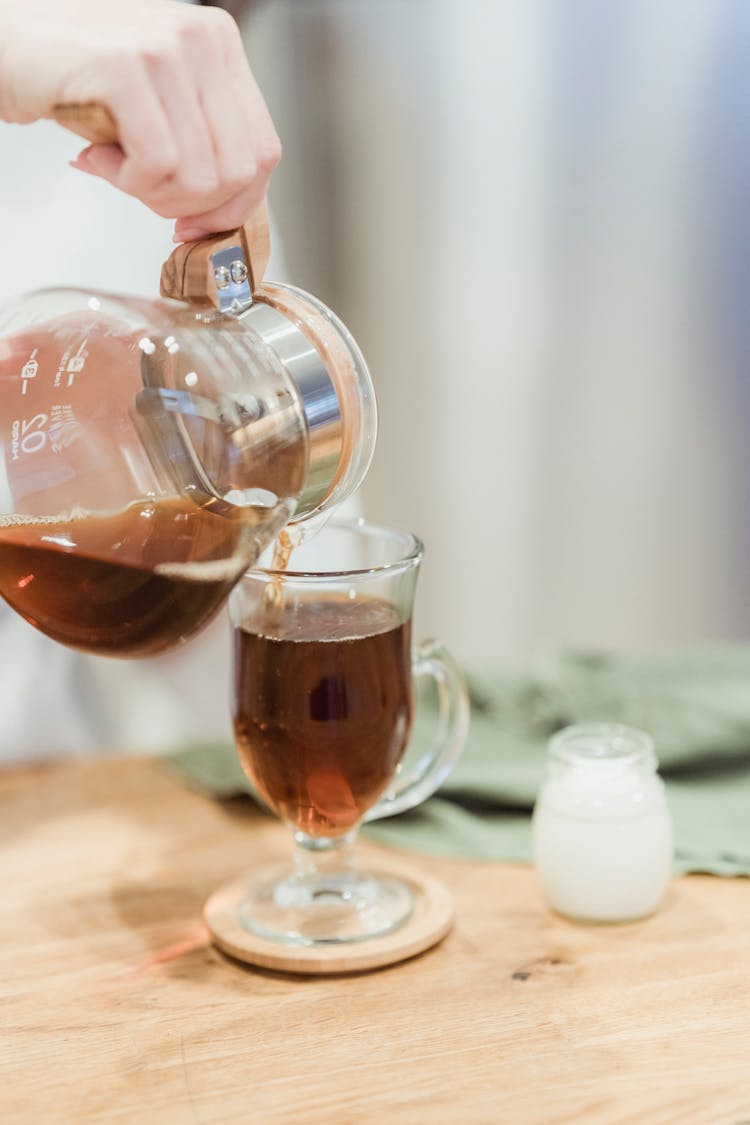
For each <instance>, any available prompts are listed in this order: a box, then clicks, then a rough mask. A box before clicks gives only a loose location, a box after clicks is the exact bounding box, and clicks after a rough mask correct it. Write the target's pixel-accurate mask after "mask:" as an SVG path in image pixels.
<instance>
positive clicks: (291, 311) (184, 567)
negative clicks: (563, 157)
mask: <svg viewBox="0 0 750 1125" xmlns="http://www.w3.org/2000/svg"><path fill="white" fill-rule="evenodd" d="M66 123H68V124H69V122H66ZM74 127H75V126H74ZM76 131H78V132H81V133H82V134H83V135H86V136H88V137H89V138H90V139H102V138H101V135H96V134H93V131H92V129H91V127H90V126H89V125H86V127H85V130H84V128H76ZM92 134H93V135H92ZM110 139H111V138H110ZM267 232H268V227H267V222H266V217H265V212H264V211H263V210H262V211H261V212H260V213H259V214H258V215H257V216H255V218H254V219H253V221H252V222H251V223H250V224H248V225H247V226H246V227H245V228H242V229H241V230H239V231H235V232H232V233H231V234H229V235H224V236H220V237H216V238H212V239H208V240H205V241H204V242H202V243H191V244H186V245H184V246H181V247H178V248H177V250H175V252H174V253H173V255H172V257H171V258H170V259H169V261H168V262H167V263H166V264H165V266H164V269H163V271H162V284H161V293H162V298H163V299H155V300H140V299H131V298H126V297H118V296H113V295H109V294H104V293H95V292H86V291H81V290H73V289H57V290H46V291H40V292H37V293H33V294H31V295H30V296H26V297H24V298H21V299H20V300H18V301H17V302H15V303H13V304H11V305H9V306H7V307H6V308H4V309H2V310H0V451H1V454H0V595H2V597H3V598H4V599H5V600H6V601H7V602H8V603H9V604H10V605H11V606H12V607H13V608H14V609H16V610H17V611H18V612H19V613H21V614H22V615H23V616H24V617H25V618H26V619H27V620H28V621H30V622H31V623H32V624H33V625H35V626H37V627H38V628H39V629H41V630H42V631H43V632H44V633H47V634H48V635H49V636H50V637H52V638H54V639H55V640H58V641H61V642H63V643H65V644H68V645H71V646H73V647H75V648H79V649H83V650H86V651H89V652H96V653H104V654H107V655H113V656H145V655H152V654H154V653H157V652H161V651H164V650H165V649H167V648H170V647H172V646H173V645H175V644H178V643H180V642H181V641H183V640H184V639H186V638H187V637H189V636H191V635H192V634H193V633H195V632H197V631H198V630H199V629H200V628H201V627H202V626H203V625H204V624H205V623H206V622H207V621H208V620H209V619H210V618H211V617H212V616H213V614H214V613H215V612H216V610H217V609H218V608H219V606H221V605H222V604H223V602H224V600H225V598H226V597H227V595H228V594H229V591H230V590H231V589H232V587H233V586H234V585H235V583H236V582H237V580H238V579H239V577H240V575H241V574H242V573H243V572H244V571H245V570H246V569H247V567H248V566H251V565H252V564H253V563H254V562H255V561H256V560H257V559H258V557H259V555H260V554H261V552H262V551H263V550H264V549H265V548H266V547H267V546H268V545H269V544H270V543H271V542H272V540H273V539H274V538H275V537H276V536H277V535H278V534H279V532H280V531H281V529H282V528H284V527H285V526H286V525H291V526H293V527H296V528H297V532H298V533H299V529H301V528H302V527H310V526H313V525H315V523H316V522H317V523H319V522H321V520H322V519H324V518H325V517H326V515H327V514H329V513H330V511H331V510H332V509H333V508H334V507H335V506H336V505H337V504H339V503H340V502H342V501H343V500H344V499H346V497H348V496H349V495H351V493H352V492H353V491H354V490H355V489H356V488H357V487H358V486H359V484H360V483H361V481H362V479H363V478H364V475H365V473H366V472H367V469H368V467H369V463H370V460H371V458H372V453H373V450H374V443H375V435H376V428H377V420H376V406H375V399H374V394H373V388H372V383H371V380H370V376H369V373H368V371H367V367H366V364H365V362H364V359H363V357H362V354H361V352H360V350H359V348H358V347H357V344H356V343H355V341H354V340H353V338H352V337H351V335H350V334H349V332H348V331H347V329H346V328H345V326H344V325H343V324H342V323H341V321H340V320H339V319H338V318H337V317H336V316H335V315H334V314H333V313H332V312H331V311H330V310H329V309H327V308H326V307H325V306H324V305H323V304H322V303H321V302H320V301H318V300H317V299H316V298H315V297H312V296H311V295H310V294H307V293H304V292H303V291H302V290H300V289H297V288H295V287H293V286H288V285H279V284H269V283H265V284H264V283H262V282H261V278H262V274H263V271H264V269H265V265H266V262H267V259H268V233H267ZM290 530H291V529H290ZM292 537H293V536H292Z"/></svg>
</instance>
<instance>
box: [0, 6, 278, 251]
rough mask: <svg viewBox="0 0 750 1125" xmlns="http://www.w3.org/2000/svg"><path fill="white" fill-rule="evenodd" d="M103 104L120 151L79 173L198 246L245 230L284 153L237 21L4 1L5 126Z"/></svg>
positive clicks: (97, 151) (0, 54)
mask: <svg viewBox="0 0 750 1125" xmlns="http://www.w3.org/2000/svg"><path fill="white" fill-rule="evenodd" d="M73 102H100V103H102V104H103V105H105V106H106V107H107V108H108V109H109V111H110V113H111V114H112V116H113V117H114V119H115V121H116V122H117V126H118V131H119V136H120V145H119V146H118V145H91V146H90V147H88V148H86V149H84V150H83V152H81V154H80V155H79V156H78V159H77V160H76V161H75V162H74V167H76V168H78V169H80V170H81V171H83V172H89V173H91V174H92V175H95V176H101V177H102V179H105V180H108V181H109V183H111V184H114V186H115V187H117V188H120V190H121V191H124V192H127V193H128V194H129V195H134V196H136V198H138V199H141V200H142V201H143V202H144V203H145V204H146V205H147V206H148V207H150V208H151V209H152V210H153V211H156V213H157V214H158V215H163V216H164V217H165V218H171V219H177V223H176V227H175V241H176V242H188V241H192V240H194V239H196V238H202V237H204V236H205V235H207V234H211V233H214V232H216V231H224V230H231V229H232V228H233V227H237V226H239V225H240V224H241V223H243V222H244V221H245V220H246V219H247V218H248V217H249V216H250V215H251V214H252V212H253V211H254V210H255V208H256V207H257V206H258V204H259V203H260V202H261V200H262V199H263V197H264V196H265V193H266V190H267V187H268V181H269V178H270V175H271V172H272V171H273V169H274V168H275V166H276V164H277V163H278V161H279V158H280V155H281V147H280V145H279V140H278V137H277V136H276V132H275V130H274V127H273V123H272V122H271V118H270V116H269V114H268V110H267V108H266V105H265V103H264V101H263V97H262V95H261V93H260V91H259V89H258V86H257V84H256V82H255V79H254V78H253V75H252V73H251V71H250V67H249V66H248V62H247V59H246V57H245V51H244V48H243V46H242V40H241V38H240V33H239V30H238V28H237V25H236V23H235V22H234V20H233V19H232V18H231V16H229V15H227V13H226V12H223V11H221V10H220V9H218V8H197V7H192V6H190V5H187V4H178V3H176V2H175V0H22V2H19V0H0V119H3V120H6V121H14V122H20V123H25V122H30V121H36V120H38V119H39V118H42V117H51V116H52V113H53V110H54V107H55V106H56V105H61V104H62V105H65V104H69V103H73Z"/></svg>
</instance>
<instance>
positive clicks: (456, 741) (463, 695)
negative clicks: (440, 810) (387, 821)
mask: <svg viewBox="0 0 750 1125" xmlns="http://www.w3.org/2000/svg"><path fill="white" fill-rule="evenodd" d="M412 676H413V678H414V679H415V680H416V679H419V678H420V677H421V676H431V677H432V678H433V679H434V680H435V683H436V684H437V689H438V726H437V732H436V734H435V738H434V739H433V742H432V745H431V746H430V747H429V749H427V750H425V752H424V753H423V754H421V755H420V757H419V759H418V761H417V762H416V763H415V764H414V766H413V767H412V768H411V769H408V770H407V769H406V768H405V761H404V760H402V761H401V763H400V765H399V767H398V770H397V771H396V775H395V777H394V782H393V785H392V786H391V787H390V788H389V789H388V790H386V792H385V793H383V795H382V796H381V797H380V799H379V800H378V801H377V802H376V803H375V804H374V805H373V806H372V808H371V809H368V811H367V812H366V813H365V815H364V817H363V818H362V819H363V821H364V822H367V821H369V820H380V818H381V817H384V816H394V815H395V814H396V813H400V812H405V811H406V809H413V808H414V807H415V806H416V805H420V804H421V803H422V801H426V800H427V798H428V797H431V796H432V794H433V793H434V792H435V790H436V789H438V788H439V787H440V786H441V785H442V784H443V782H444V781H445V779H446V777H447V776H448V774H449V773H450V772H451V770H452V769H453V767H454V766H455V764H456V762H457V761H458V758H459V756H460V754H461V751H462V750H463V748H464V744H465V742H466V736H467V734H468V731H469V693H468V691H467V690H466V684H465V683H464V679H463V676H462V675H461V672H460V671H459V669H458V665H457V664H456V662H455V661H454V659H453V657H452V656H451V654H450V653H449V652H448V650H447V648H446V647H445V645H443V644H442V643H441V642H440V641H426V642H425V643H424V644H422V645H420V646H419V647H418V648H416V649H414V651H413V653H412Z"/></svg>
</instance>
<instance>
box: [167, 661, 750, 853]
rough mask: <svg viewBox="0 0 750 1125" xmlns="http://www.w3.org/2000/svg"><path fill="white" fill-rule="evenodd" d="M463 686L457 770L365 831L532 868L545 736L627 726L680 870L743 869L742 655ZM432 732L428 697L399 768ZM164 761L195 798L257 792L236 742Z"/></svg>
mask: <svg viewBox="0 0 750 1125" xmlns="http://www.w3.org/2000/svg"><path fill="white" fill-rule="evenodd" d="M467 680H468V684H469V691H470V695H471V700H472V721H471V730H470V733H469V739H468V743H467V746H466V749H465V751H464V753H463V755H462V757H461V759H460V761H459V762H458V764H457V766H456V768H455V770H454V771H453V773H452V775H451V776H450V778H449V779H448V780H447V781H446V782H445V783H444V785H443V786H442V788H441V790H440V793H439V795H437V796H435V797H433V798H431V800H429V801H427V802H426V803H425V804H424V805H422V806H421V807H420V808H418V809H415V810H413V811H411V812H408V813H403V814H401V815H400V816H397V817H391V818H389V819H386V820H380V821H375V822H373V823H371V824H367V825H365V827H364V828H363V832H364V833H366V834H367V835H368V836H370V837H372V838H375V839H379V840H382V841H383V842H385V843H388V844H391V845H393V846H396V847H399V848H411V849H416V850H420V851H425V852H430V853H433V854H435V855H445V856H454V857H463V858H471V859H493V860H520V861H528V860H530V858H531V832H530V827H531V818H530V814H531V809H532V807H533V803H534V799H535V795H536V793H537V790H538V788H539V785H540V783H541V779H542V775H543V771H544V762H545V755H546V747H547V742H548V740H549V737H550V736H551V735H552V734H553V733H554V732H555V731H556V730H559V729H560V728H561V727H564V726H567V725H568V724H570V723H576V722H589V721H610V722H621V723H628V724H629V725H631V726H636V727H641V728H642V729H643V730H646V731H648V732H649V733H650V734H651V735H652V736H653V738H654V740H655V743H656V750H657V754H658V756H659V761H660V772H661V774H662V776H663V778H664V780H665V782H666V785H667V796H668V800H669V805H670V808H671V811H672V817H673V820H674V827H675V839H676V857H675V858H676V868H677V870H679V871H704V872H711V873H713V874H716V875H748V874H750V648H747V649H745V648H740V647H737V648H731V649H717V650H715V651H695V652H676V653H662V654H656V655H648V656H623V655H609V654H603V653H573V654H568V655H566V656H563V657H562V658H560V659H559V660H558V661H557V662H556V664H554V665H553V666H552V667H550V668H549V669H546V670H544V671H542V672H540V673H539V674H537V675H530V676H518V675H516V676H514V675H510V674H495V675H489V674H481V675H472V674H469V675H468V676H467ZM434 725H435V701H434V698H433V697H432V696H430V695H423V696H420V698H419V700H418V707H417V718H416V721H415V726H414V732H413V735H412V739H411V742H410V745H409V749H408V751H407V763H408V761H409V760H410V759H411V757H412V755H414V756H418V755H419V754H420V753H421V752H423V751H424V749H425V747H426V746H427V745H428V743H429V740H430V737H431V733H432V730H433V729H434ZM169 762H170V765H171V768H173V769H175V770H177V772H178V773H179V774H180V775H181V776H182V777H183V778H185V779H186V780H187V781H188V782H189V783H191V784H192V785H194V786H196V787H197V788H199V789H201V790H202V791H203V792H207V793H210V794H213V795H215V796H220V797H227V796H232V795H235V794H238V793H251V792H252V790H251V787H250V784H249V782H248V781H247V779H246V778H245V775H244V774H243V773H242V770H241V769H240V766H239V762H238V759H237V755H236V752H235V750H234V747H233V746H229V745H212V746H206V745H201V746H193V747H189V748H187V749H185V750H182V751H180V752H178V753H176V754H174V755H173V756H171V758H170V759H169Z"/></svg>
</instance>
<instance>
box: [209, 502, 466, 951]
mask: <svg viewBox="0 0 750 1125" xmlns="http://www.w3.org/2000/svg"><path fill="white" fill-rule="evenodd" d="M422 552H423V547H422V544H421V543H420V541H419V540H418V539H417V538H416V537H415V536H413V535H410V534H402V533H400V532H397V531H391V530H388V529H385V528H381V527H374V526H370V525H368V524H366V523H365V522H364V521H363V520H358V521H337V522H335V523H332V524H329V525H328V526H327V527H325V528H324V529H323V530H322V531H321V532H320V533H319V534H318V536H317V537H316V538H315V540H314V541H312V542H309V543H305V544H303V545H302V547H301V548H299V549H298V550H297V551H295V553H294V556H293V565H294V567H295V569H294V570H293V571H274V570H271V569H263V568H257V569H253V570H250V571H248V572H247V573H246V574H245V575H244V577H243V578H242V580H241V581H240V583H239V585H238V586H237V587H235V589H234V591H233V593H232V595H231V598H230V614H231V618H232V626H233V638H234V685H233V721H234V731H235V739H236V744H237V750H238V753H239V756H240V760H241V762H242V766H243V768H244V770H245V772H246V773H247V775H248V777H249V778H250V780H251V782H252V784H253V785H254V787H255V789H256V790H257V792H258V793H259V794H260V795H261V797H262V798H263V799H264V800H265V801H266V803H267V804H268V805H269V806H270V808H271V809H272V810H273V811H274V812H276V813H277V814H278V815H279V816H280V817H281V819H282V820H283V821H284V823H285V824H286V825H287V826H288V827H289V828H290V829H291V831H292V833H293V837H294V860H293V865H292V867H291V869H290V870H287V871H285V872H282V873H280V874H279V873H270V874H269V873H268V872H265V871H261V872H259V873H256V874H255V875H254V876H253V878H252V879H251V882H250V884H249V886H248V890H247V895H246V897H245V899H244V900H243V902H242V904H241V906H240V920H241V922H242V924H243V926H245V927H246V928H247V929H248V930H250V931H251V932H253V933H256V934H259V935H261V936H263V937H265V938H270V939H272V940H276V941H280V942H283V943H288V944H292V945H318V944H330V943H334V942H335V943H339V942H355V941H362V940H364V939H367V938H371V937H375V936H378V935H381V934H385V933H388V932H390V931H392V930H394V929H396V928H397V927H398V926H400V925H402V924H403V923H404V922H405V921H406V920H407V919H408V918H409V916H410V914H411V912H412V909H413V895H412V892H411V890H410V888H409V886H408V885H407V884H406V883H403V882H401V881H400V880H398V879H395V878H391V877H390V876H389V877H385V876H381V875H378V874H376V873H371V872H361V871H360V870H359V869H358V867H357V865H356V863H355V860H354V843H355V838H356V834H357V829H358V827H359V825H360V824H361V823H362V822H363V821H368V820H375V819H377V818H379V817H383V816H389V815H391V814H393V813H397V812H401V811H403V810H405V809H409V808H413V807H414V806H415V805H418V804H419V803H421V802H422V801H424V800H426V799H427V797H429V796H430V795H431V794H432V793H434V792H435V790H436V789H437V788H438V786H439V785H440V784H441V783H442V782H443V781H444V780H445V778H446V777H447V775H448V774H449V772H450V771H451V769H452V767H453V765H454V764H455V762H456V760H457V758H458V756H459V754H460V753H461V750H462V748H463V745H464V742H465V739H466V734H467V730H468V722H469V705H468V698H467V693H466V688H465V686H464V683H463V680H462V678H461V675H460V673H459V671H458V670H457V668H456V666H455V664H454V662H453V660H452V658H451V656H450V655H449V653H448V652H447V651H446V650H445V648H444V647H443V646H442V645H441V644H439V643H437V642H434V641H433V642H429V643H428V644H425V645H423V646H421V647H419V648H416V649H414V650H412V646H411V616H412V607H413V603H414V593H415V587H416V581H417V574H418V571H419V565H420V562H421V559H422ZM321 558H322V559H323V560H324V562H325V563H327V562H329V561H330V565H320V563H321ZM344 567H345V568H344ZM419 677H432V678H434V680H435V682H436V684H437V689H438V707H439V716H438V730H437V734H436V737H435V741H434V744H433V746H432V747H431V749H430V750H428V751H426V752H425V753H423V754H420V755H419V758H418V761H416V762H415V763H413V764H409V763H407V762H406V761H405V760H404V759H403V755H404V752H405V750H406V747H407V744H408V740H409V733H410V730H411V724H412V716H413V702H412V694H413V693H412V683H413V680H414V679H415V678H419Z"/></svg>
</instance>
